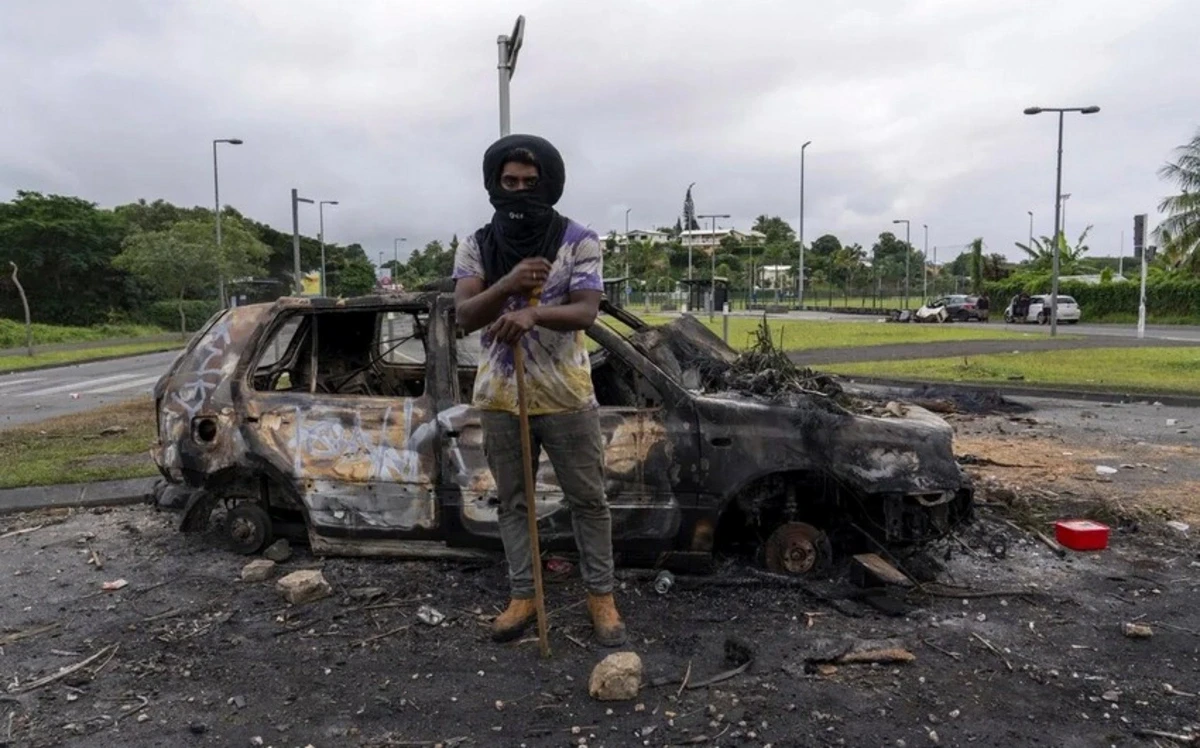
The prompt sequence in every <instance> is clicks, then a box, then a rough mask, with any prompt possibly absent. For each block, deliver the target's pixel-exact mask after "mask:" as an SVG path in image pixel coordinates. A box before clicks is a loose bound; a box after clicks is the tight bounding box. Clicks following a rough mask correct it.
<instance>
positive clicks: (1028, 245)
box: [1025, 210, 1033, 252]
mask: <svg viewBox="0 0 1200 748" xmlns="http://www.w3.org/2000/svg"><path fill="white" fill-rule="evenodd" d="M1025 212H1026V213H1028V214H1029V244H1026V245H1025V246H1027V247H1029V251H1030V252H1032V251H1033V211H1032V210H1027V211H1025Z"/></svg>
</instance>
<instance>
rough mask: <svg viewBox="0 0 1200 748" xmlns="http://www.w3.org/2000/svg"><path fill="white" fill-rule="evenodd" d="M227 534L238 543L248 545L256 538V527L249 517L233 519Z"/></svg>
mask: <svg viewBox="0 0 1200 748" xmlns="http://www.w3.org/2000/svg"><path fill="white" fill-rule="evenodd" d="M231 524H232V527H230V528H229V534H230V535H232V536H233V538H234V539H235V540H237V541H238V542H240V543H249V542H250V541H252V540H254V539H255V537H257V536H258V525H257V524H256V523H255V522H254V520H252V519H250V518H249V517H234V518H233V521H232V523H231Z"/></svg>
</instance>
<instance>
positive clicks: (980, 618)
mask: <svg viewBox="0 0 1200 748" xmlns="http://www.w3.org/2000/svg"><path fill="white" fill-rule="evenodd" d="M975 620H976V621H979V622H980V623H983V622H984V621H986V620H987V614H986V613H980V614H979V615H977V616H975Z"/></svg>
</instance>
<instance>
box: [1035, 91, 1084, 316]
mask: <svg viewBox="0 0 1200 748" xmlns="http://www.w3.org/2000/svg"><path fill="white" fill-rule="evenodd" d="M1099 111H1100V107H1098V106H1085V107H1040V106H1031V107H1029V108H1028V109H1026V110H1025V114H1030V115H1032V114H1041V113H1042V112H1058V165H1057V167H1056V169H1055V172H1054V271H1053V276H1052V279H1051V283H1050V337H1054V336H1056V335H1058V262H1059V261H1058V245H1059V241H1060V238H1061V236H1062V222H1061V217H1062V213H1061V208H1062V201H1061V200H1060V199H1059V198H1060V196H1061V195H1062V141H1063V115H1065V114H1066V113H1067V112H1079V113H1080V114H1095V113H1096V112H1099Z"/></svg>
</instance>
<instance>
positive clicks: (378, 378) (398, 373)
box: [254, 310, 427, 397]
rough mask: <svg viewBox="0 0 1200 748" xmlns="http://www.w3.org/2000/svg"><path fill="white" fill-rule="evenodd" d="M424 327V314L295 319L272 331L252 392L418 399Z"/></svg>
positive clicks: (422, 378)
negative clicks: (254, 390)
mask: <svg viewBox="0 0 1200 748" xmlns="http://www.w3.org/2000/svg"><path fill="white" fill-rule="evenodd" d="M426 329H427V319H426V315H425V314H423V313H420V312H379V311H376V310H362V311H360V310H351V311H334V312H324V313H316V314H297V315H294V316H292V317H290V318H288V319H286V320H284V321H283V322H282V324H280V325H278V326H276V327H275V328H274V330H272V331H271V333H269V335H268V339H267V341H268V342H267V343H266V344H265V345H264V346H263V347H262V349H261V353H260V356H259V359H258V361H257V363H256V365H255V369H254V389H256V390H259V391H264V390H274V391H289V392H312V393H317V392H320V393H323V394H329V395H350V396H355V395H357V396H360V397H420V396H421V395H423V394H424V393H425V353H426V348H425V346H426V343H425V337H426V335H425V331H426Z"/></svg>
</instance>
